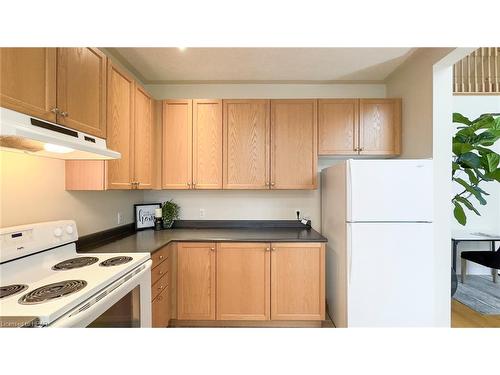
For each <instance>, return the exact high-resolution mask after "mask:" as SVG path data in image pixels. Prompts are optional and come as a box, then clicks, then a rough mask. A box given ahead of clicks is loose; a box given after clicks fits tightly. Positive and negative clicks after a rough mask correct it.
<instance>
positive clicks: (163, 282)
mask: <svg viewBox="0 0 500 375" xmlns="http://www.w3.org/2000/svg"><path fill="white" fill-rule="evenodd" d="M167 287H168V273H167V274H166V275H164V276H163V277H161V278H160V279H159V280H158V281H157V282H156V283H154V284H153V285H152V286H151V299H155V298H156V296H158V294H160V293H161V292H162V291H164V290H165V289H166V288H167Z"/></svg>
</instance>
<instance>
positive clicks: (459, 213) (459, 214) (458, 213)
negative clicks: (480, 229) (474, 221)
mask: <svg viewBox="0 0 500 375" xmlns="http://www.w3.org/2000/svg"><path fill="white" fill-rule="evenodd" d="M453 203H454V204H455V209H454V210H453V215H454V216H455V219H457V221H458V222H459V223H460V224H462V225H465V224H466V223H467V217H466V216H465V212H464V209H463V208H462V206H460V204H459V203H458V202H453Z"/></svg>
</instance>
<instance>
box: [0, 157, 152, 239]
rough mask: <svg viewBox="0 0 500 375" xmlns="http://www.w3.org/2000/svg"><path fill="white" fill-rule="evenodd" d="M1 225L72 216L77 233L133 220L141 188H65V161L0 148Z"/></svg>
mask: <svg viewBox="0 0 500 375" xmlns="http://www.w3.org/2000/svg"><path fill="white" fill-rule="evenodd" d="M0 182H1V184H0V189H1V190H0V196H1V199H0V227H6V226H13V225H20V224H28V223H33V222H40V221H50V220H61V219H74V220H76V224H77V226H78V231H79V234H80V235H85V234H89V233H93V232H97V231H101V230H104V229H108V228H112V227H115V226H117V225H118V224H117V213H118V212H121V213H122V214H123V223H124V224H125V223H131V222H133V220H134V216H133V204H134V203H139V202H142V198H143V193H142V192H140V191H137V192H131V191H107V192H67V191H65V190H64V161H62V160H57V159H49V158H43V157H39V156H31V155H26V154H22V153H15V152H8V151H0Z"/></svg>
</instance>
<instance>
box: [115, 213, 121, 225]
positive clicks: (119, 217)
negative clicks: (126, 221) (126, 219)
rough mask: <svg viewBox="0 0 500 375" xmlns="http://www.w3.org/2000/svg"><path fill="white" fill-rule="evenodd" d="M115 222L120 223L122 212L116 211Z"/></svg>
mask: <svg viewBox="0 0 500 375" xmlns="http://www.w3.org/2000/svg"><path fill="white" fill-rule="evenodd" d="M116 222H117V223H118V224H121V223H122V222H123V214H122V213H121V212H118V213H117V214H116Z"/></svg>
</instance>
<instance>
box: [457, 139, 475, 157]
mask: <svg viewBox="0 0 500 375" xmlns="http://www.w3.org/2000/svg"><path fill="white" fill-rule="evenodd" d="M473 149H474V146H472V145H470V144H468V143H461V142H453V153H454V154H455V155H457V156H460V155H462V154H465V153H466V152H469V151H471V150H473Z"/></svg>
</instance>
